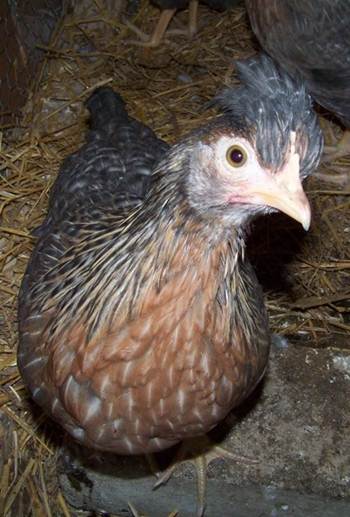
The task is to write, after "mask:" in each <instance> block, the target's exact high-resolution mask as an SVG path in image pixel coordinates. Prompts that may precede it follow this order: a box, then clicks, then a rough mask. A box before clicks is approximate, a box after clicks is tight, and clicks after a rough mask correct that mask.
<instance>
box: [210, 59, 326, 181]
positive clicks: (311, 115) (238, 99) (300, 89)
mask: <svg viewBox="0 0 350 517" xmlns="http://www.w3.org/2000/svg"><path fill="white" fill-rule="evenodd" d="M235 64H236V69H237V72H238V78H239V80H240V83H241V84H240V85H238V86H233V87H230V88H227V89H225V90H224V91H223V92H221V93H220V94H219V95H218V96H217V97H216V99H215V102H216V104H218V105H219V106H220V107H221V108H222V109H223V111H224V112H225V114H226V115H227V116H228V117H229V118H230V122H231V124H232V125H233V126H235V127H237V128H238V129H243V131H244V132H245V133H246V132H249V133H250V134H251V137H252V140H253V141H254V145H255V147H256V149H257V151H258V153H259V155H260V159H261V161H262V163H263V164H264V165H265V166H268V167H271V168H273V169H277V168H279V167H280V166H281V165H282V162H283V159H284V157H285V152H286V149H287V147H288V145H289V141H290V132H291V131H297V130H298V129H303V134H304V135H307V138H308V142H307V145H306V142H305V146H306V147H308V152H307V153H306V155H305V159H304V161H303V159H302V158H303V157H301V159H302V160H301V174H302V176H304V177H305V176H307V175H308V174H309V173H310V172H311V170H312V169H314V168H315V166H316V163H318V161H319V158H320V155H321V152H322V134H321V130H320V128H319V126H318V122H317V116H316V114H315V112H314V111H313V109H312V99H311V96H310V95H309V93H308V92H307V91H306V88H305V84H304V82H303V81H302V79H301V78H300V77H299V76H295V77H293V78H292V77H291V76H290V75H288V73H287V72H285V71H284V70H283V69H282V68H281V67H280V66H279V65H278V64H277V63H275V62H274V61H273V60H272V59H271V58H270V57H268V56H267V55H265V54H260V55H259V56H256V57H253V58H249V59H247V60H244V61H236V62H235Z"/></svg>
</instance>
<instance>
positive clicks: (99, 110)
mask: <svg viewBox="0 0 350 517" xmlns="http://www.w3.org/2000/svg"><path fill="white" fill-rule="evenodd" d="M85 105H86V107H87V108H88V110H89V111H90V126H91V129H92V130H95V131H106V130H107V131H108V126H109V125H110V124H111V122H112V123H113V124H115V123H117V124H118V125H119V124H123V123H125V122H127V120H128V118H129V117H128V113H127V111H126V109H125V102H124V100H123V99H122V97H121V96H120V95H119V94H118V93H116V92H115V91H113V90H112V89H111V88H108V87H101V88H97V90H95V91H94V92H93V94H92V95H91V96H90V97H89V98H88V100H87V101H86V104H85Z"/></svg>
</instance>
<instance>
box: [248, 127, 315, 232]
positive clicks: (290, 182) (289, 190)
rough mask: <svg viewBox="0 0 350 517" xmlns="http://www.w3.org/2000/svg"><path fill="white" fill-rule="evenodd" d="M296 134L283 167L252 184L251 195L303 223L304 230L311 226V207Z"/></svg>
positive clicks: (259, 202) (261, 202) (257, 200)
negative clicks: (296, 149) (305, 189)
mask: <svg viewBox="0 0 350 517" xmlns="http://www.w3.org/2000/svg"><path fill="white" fill-rule="evenodd" d="M293 137H294V134H293V135H292V145H291V151H290V157H289V159H288V161H287V162H286V164H285V165H284V167H283V169H281V170H280V171H278V172H277V173H276V174H275V175H272V174H269V173H267V172H266V175H264V178H263V181H260V182H259V184H258V185H257V184H256V185H252V188H251V196H252V199H253V202H254V203H257V204H264V205H267V206H270V207H272V208H276V209H277V210H280V211H281V212H284V213H285V214H287V215H289V216H290V217H292V218H293V219H295V220H296V221H298V222H299V223H301V224H302V226H303V228H304V230H308V229H309V228H310V221H311V208H310V203H309V200H308V198H307V197H306V194H305V192H304V190H303V187H302V184H301V179H300V165H299V154H297V153H296V152H295V147H294V138H295V137H294V138H293Z"/></svg>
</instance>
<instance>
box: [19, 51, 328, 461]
mask: <svg viewBox="0 0 350 517" xmlns="http://www.w3.org/2000/svg"><path fill="white" fill-rule="evenodd" d="M237 67H238V70H239V76H240V80H241V86H239V87H236V88H233V89H228V90H226V91H225V92H223V93H222V94H221V95H220V96H219V97H218V99H217V102H218V104H219V105H220V106H221V108H222V110H223V115H222V116H220V117H218V118H217V119H216V120H215V121H213V122H212V123H211V124H209V125H207V126H203V127H201V128H199V129H198V130H196V131H194V132H193V133H191V134H189V135H188V136H187V137H185V138H184V139H182V140H181V141H179V142H178V143H177V144H175V145H173V146H171V147H169V146H168V145H167V144H165V143H164V142H162V141H161V140H159V139H158V138H157V137H156V136H155V134H154V133H153V132H152V131H151V130H150V129H149V128H147V127H145V126H144V125H143V124H141V123H140V122H138V121H136V120H135V119H133V118H132V117H130V116H129V115H128V114H127V111H126V109H125V106H124V102H123V101H122V99H121V97H120V96H119V95H118V94H117V93H114V92H113V91H112V90H111V89H109V88H101V89H99V90H96V91H95V92H94V93H93V95H92V96H91V97H90V98H89V100H88V101H87V107H88V109H89V110H90V114H91V130H90V132H89V133H88V136H87V142H86V144H85V145H84V146H83V147H82V148H81V149H80V150H79V151H78V152H76V153H75V154H73V155H72V156H70V157H69V158H68V159H67V160H65V162H64V163H63V166H62V168H61V170H60V172H59V175H58V178H57V180H56V182H55V184H54V186H53V189H52V192H51V197H50V203H49V210H48V215H47V218H46V220H45V221H44V223H43V224H42V226H41V227H40V228H39V229H38V230H37V232H36V234H37V236H38V241H37V244H36V246H35V249H34V251H33V253H32V256H31V258H30V261H29V264H28V268H27V271H26V273H25V276H24V279H23V283H22V287H21V291H20V297H19V331H20V343H19V350H18V364H19V368H20V371H21V374H22V376H23V378H24V381H25V383H26V384H27V386H28V388H29V390H30V392H31V394H32V396H33V398H34V400H35V401H36V402H37V403H38V404H39V405H40V406H41V407H42V408H43V409H44V410H45V411H46V412H47V413H48V414H49V415H51V416H52V418H53V419H55V420H56V421H57V422H59V423H60V424H61V426H63V428H64V429H66V430H67V431H68V433H70V434H71V435H72V436H73V437H74V438H75V439H76V440H77V441H79V442H80V443H82V444H85V445H86V446H89V447H93V448H96V449H100V450H104V451H111V452H115V453H118V454H140V453H148V452H153V451H159V450H162V449H165V448H167V447H170V446H172V445H174V444H176V443H177V442H179V441H181V440H183V439H185V438H188V437H196V436H200V435H203V434H204V433H206V432H207V431H209V430H210V429H212V428H213V427H214V426H215V425H216V424H217V423H218V422H220V421H221V420H222V419H223V418H224V417H225V416H226V415H227V414H228V413H229V412H230V411H231V409H232V408H233V407H235V406H236V405H237V404H239V403H240V402H241V401H242V400H243V399H244V398H245V397H247V396H248V395H249V393H250V392H251V391H252V390H253V389H254V387H255V386H256V384H257V383H258V382H259V380H260V379H261V378H262V376H263V375H264V372H265V368H266V364H267V360H268V353H269V342H270V337H269V329H268V321H267V316H266V311H265V307H264V303H263V297H262V292H261V289H260V287H259V285H258V282H257V279H256V276H255V274H254V271H253V269H252V267H251V266H250V264H249V262H248V261H247V258H246V257H245V254H244V253H243V251H244V238H245V233H246V230H247V227H248V226H249V223H250V221H251V220H252V219H253V218H255V217H257V216H258V215H260V214H267V213H270V212H273V211H275V210H282V211H283V212H285V213H286V214H288V215H290V216H291V217H293V218H294V219H296V220H297V221H300V222H301V224H302V225H303V226H304V228H305V229H307V228H308V227H309V224H310V206H309V203H308V200H307V198H306V196H305V193H304V191H303V188H302V183H301V182H302V179H303V178H304V177H306V176H307V175H308V174H310V173H311V172H312V171H313V170H314V169H315V167H316V166H317V164H318V161H319V157H320V153H321V150H322V138H321V133H320V130H319V127H318V126H317V121H316V116H315V114H314V112H313V111H312V107H311V101H310V98H309V96H308V94H306V93H305V89H304V87H303V85H302V84H300V83H298V82H294V81H292V80H291V79H290V77H289V76H288V75H287V74H286V73H284V72H282V71H280V70H279V69H278V68H277V67H276V66H275V65H274V64H273V62H272V61H271V60H270V59H269V58H267V57H261V58H258V59H256V58H255V59H251V60H248V61H247V62H242V63H240V64H238V65H237ZM228 150H231V151H230V157H231V158H232V161H237V160H238V161H241V166H240V167H239V168H235V169H234V168H233V166H232V164H231V163H230V161H229V160H227V152H228ZM242 157H243V158H244V160H245V161H244V163H243V162H242ZM233 171H234V174H233Z"/></svg>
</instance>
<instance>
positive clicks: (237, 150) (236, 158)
mask: <svg viewBox="0 0 350 517" xmlns="http://www.w3.org/2000/svg"><path fill="white" fill-rule="evenodd" d="M227 158H228V160H229V162H230V163H231V164H232V165H233V166H236V167H237V166H238V167H239V166H241V165H243V164H244V163H245V161H246V159H247V156H246V154H245V151H244V149H243V148H241V147H237V146H234V147H232V148H230V149H229V150H228V151H227Z"/></svg>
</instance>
